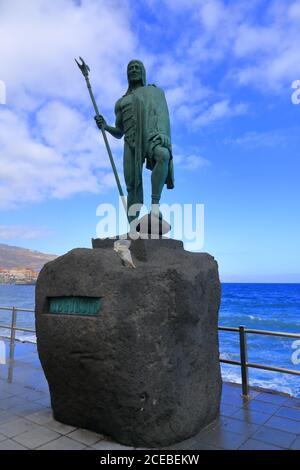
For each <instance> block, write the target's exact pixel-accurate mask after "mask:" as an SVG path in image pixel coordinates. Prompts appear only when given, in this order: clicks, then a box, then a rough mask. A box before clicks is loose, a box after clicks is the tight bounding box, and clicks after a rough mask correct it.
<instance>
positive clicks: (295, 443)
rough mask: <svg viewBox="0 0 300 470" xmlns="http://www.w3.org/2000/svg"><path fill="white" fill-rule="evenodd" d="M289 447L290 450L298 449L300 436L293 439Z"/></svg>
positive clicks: (299, 448) (299, 447)
mask: <svg viewBox="0 0 300 470" xmlns="http://www.w3.org/2000/svg"><path fill="white" fill-rule="evenodd" d="M290 449H292V450H300V436H299V437H297V439H295V441H294V442H293V443H292V445H291V447H290Z"/></svg>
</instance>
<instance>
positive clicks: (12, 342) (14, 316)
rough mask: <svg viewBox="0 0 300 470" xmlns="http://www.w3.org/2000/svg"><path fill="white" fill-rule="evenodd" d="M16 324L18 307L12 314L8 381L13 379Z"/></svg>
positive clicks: (14, 308) (13, 309)
mask: <svg viewBox="0 0 300 470" xmlns="http://www.w3.org/2000/svg"><path fill="white" fill-rule="evenodd" d="M16 326H17V309H16V307H13V308H12V316H11V327H10V328H11V329H10V343H9V364H8V382H12V379H13V361H14V357H15V339H16Z"/></svg>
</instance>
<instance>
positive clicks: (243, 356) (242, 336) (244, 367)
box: [0, 307, 300, 397]
mask: <svg viewBox="0 0 300 470" xmlns="http://www.w3.org/2000/svg"><path fill="white" fill-rule="evenodd" d="M1 310H3V311H10V312H11V313H12V318H11V323H10V325H3V324H0V328H3V329H9V330H10V332H11V334H10V338H9V340H10V342H9V344H10V354H9V358H10V364H11V363H12V361H13V359H14V345H15V340H16V331H23V332H27V333H36V331H35V330H34V329H30V328H20V327H18V326H17V313H18V312H30V313H34V310H33V309H28V308H17V307H0V311H1ZM218 330H219V331H226V332H234V333H238V334H239V343H240V361H234V360H231V359H225V358H222V357H220V359H219V360H220V362H222V363H224V364H231V365H236V366H240V368H241V378H242V394H243V396H244V397H248V396H249V378H248V368H249V367H251V368H254V369H262V370H268V371H272V372H281V373H284V374H292V375H298V376H300V371H297V370H293V369H286V368H283V367H274V366H268V365H265V364H257V363H255V362H248V347H247V334H255V335H265V336H277V337H284V338H296V339H300V334H297V333H284V332H280V331H268V330H256V329H252V328H246V327H244V326H240V327H238V328H235V327H229V326H219V327H218ZM10 369H11V368H10ZM8 380H9V381H11V380H12V370H10V371H9V375H8Z"/></svg>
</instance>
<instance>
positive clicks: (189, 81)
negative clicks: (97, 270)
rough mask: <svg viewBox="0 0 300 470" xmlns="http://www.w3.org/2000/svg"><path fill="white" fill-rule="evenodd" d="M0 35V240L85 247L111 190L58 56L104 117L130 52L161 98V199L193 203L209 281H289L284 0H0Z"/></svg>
mask: <svg viewBox="0 0 300 470" xmlns="http://www.w3.org/2000/svg"><path fill="white" fill-rule="evenodd" d="M29 5H30V6H29ZM0 31H1V42H0V80H2V81H3V82H4V83H5V85H6V104H1V105H0V243H8V244H12V245H17V246H23V247H26V248H31V249H37V250H41V251H45V252H49V253H57V254H63V253H65V252H66V251H68V250H69V249H72V248H74V247H78V246H84V247H90V239H91V238H92V237H95V231H96V226H97V223H98V222H99V218H98V217H97V216H96V208H97V206H98V205H99V204H101V203H103V202H105V203H114V204H115V203H116V202H117V191H116V188H115V183H114V178H113V175H112V172H111V169H110V164H109V160H108V157H107V155H106V153H105V148H104V145H103V142H102V140H101V136H100V135H99V133H98V131H97V129H96V128H95V125H94V122H93V115H94V113H93V109H92V107H91V104H90V101H89V97H88V94H87V90H86V88H85V84H84V81H83V78H82V76H81V75H80V72H79V70H78V69H77V67H76V65H75V63H74V57H78V56H79V55H81V56H83V57H84V58H85V60H86V62H87V63H88V64H89V66H90V68H91V75H90V77H91V82H92V85H93V87H94V90H95V95H96V98H97V102H98V104H99V107H100V109H101V112H102V113H103V114H104V115H105V117H106V118H107V120H108V121H109V122H110V123H113V119H114V116H113V109H114V103H115V101H116V100H117V99H118V98H119V97H120V96H122V94H123V93H124V91H125V90H126V65H127V63H128V61H129V60H130V59H132V58H139V59H141V60H142V61H143V62H144V64H145V66H146V69H147V82H148V83H155V84H156V85H157V86H160V87H162V88H163V89H164V90H165V92H166V96H167V100H168V104H169V109H170V116H171V126H172V141H173V150H174V164H175V189H174V190H173V191H169V190H166V189H165V190H164V193H163V197H162V202H168V203H178V202H182V203H192V204H196V203H202V204H204V205H205V242H204V247H203V251H207V252H209V253H211V254H212V255H214V256H215V258H216V259H217V261H218V263H219V268H220V275H221V279H222V280H224V281H242V282H243V281H245V282H247V281H249V282H255V281H257V282H300V249H299V239H300V222H299V201H300V197H299V196H300V194H299V193H300V190H299V173H300V171H299V170H300V162H299V148H300V145H299V144H300V132H299V131H300V105H296V104H293V103H292V100H291V96H292V93H293V91H294V90H293V89H292V87H291V86H292V82H293V81H295V80H299V79H300V47H299V37H300V1H298V0H291V1H289V0H274V1H272V2H270V1H263V0H254V1H251V2H248V1H242V0H235V1H225V0H207V1H206V0H203V1H201V0H197V1H196V0H159V1H158V0H145V1H140V2H136V1H135V2H133V1H126V0H123V1H118V0H110V1H108V0H107V1H105V0H103V1H102V0H83V1H80V2H79V1H71V0H53V1H52V2H48V1H45V0H31V2H30V3H29V4H28V3H27V2H26V4H25V2H23V1H22V0H11V1H10V2H5V1H0ZM2 101H3V100H2ZM110 142H111V145H112V150H113V153H114V155H115V158H116V162H117V166H118V169H119V173H120V175H121V177H122V141H119V140H114V139H112V138H111V139H110ZM146 171H147V170H145V193H146V194H145V198H146V202H147V203H149V199H150V194H149V174H146ZM122 182H123V177H122Z"/></svg>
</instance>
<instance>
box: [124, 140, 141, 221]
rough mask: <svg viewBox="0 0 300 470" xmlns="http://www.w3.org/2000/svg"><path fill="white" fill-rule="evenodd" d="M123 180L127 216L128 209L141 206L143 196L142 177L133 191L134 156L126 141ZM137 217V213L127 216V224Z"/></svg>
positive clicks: (132, 149)
mask: <svg viewBox="0 0 300 470" xmlns="http://www.w3.org/2000/svg"><path fill="white" fill-rule="evenodd" d="M123 167H124V178H125V183H126V189H127V214H128V212H129V209H130V207H131V206H133V205H134V204H138V205H139V206H140V207H141V206H142V205H143V200H144V195H143V183H142V175H141V178H140V185H139V187H138V188H137V190H135V156H134V148H133V147H131V146H130V145H129V144H128V143H127V142H126V141H125V146H124V160H123ZM138 216H139V211H137V212H136V214H135V215H129V216H128V219H129V222H131V221H132V220H134V219H136V218H137V217H138Z"/></svg>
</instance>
